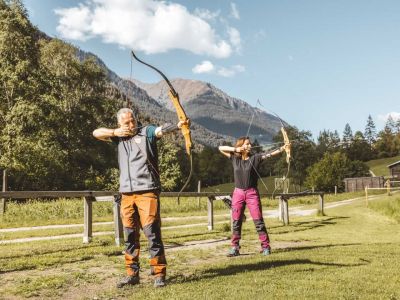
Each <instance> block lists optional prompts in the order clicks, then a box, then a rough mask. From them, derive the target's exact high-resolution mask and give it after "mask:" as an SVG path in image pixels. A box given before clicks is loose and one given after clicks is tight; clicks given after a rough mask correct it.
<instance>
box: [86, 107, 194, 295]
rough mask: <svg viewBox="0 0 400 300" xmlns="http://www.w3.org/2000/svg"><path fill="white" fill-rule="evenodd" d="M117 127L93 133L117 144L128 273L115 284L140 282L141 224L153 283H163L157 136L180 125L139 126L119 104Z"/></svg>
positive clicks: (103, 139)
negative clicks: (146, 242) (145, 238)
mask: <svg viewBox="0 0 400 300" xmlns="http://www.w3.org/2000/svg"><path fill="white" fill-rule="evenodd" d="M117 120H118V125H119V127H118V128H116V129H108V128H98V129H96V130H94V131H93V136H94V137H95V138H97V139H99V140H102V141H108V142H110V141H112V142H113V143H115V144H116V145H117V146H118V163H119V170H120V178H119V183H120V188H119V191H120V193H121V194H122V199H121V217H122V223H123V226H124V231H125V246H126V249H125V267H126V272H127V276H126V277H125V278H123V279H122V280H121V281H120V282H119V283H118V284H117V287H119V288H121V287H123V286H125V285H134V284H138V283H139V268H140V266H139V252H140V244H139V236H140V232H139V230H140V228H143V232H144V234H145V236H146V237H147V239H148V241H149V251H150V267H151V273H152V275H154V276H155V280H154V286H155V287H163V286H164V285H165V275H166V264H167V262H166V259H165V253H164V245H163V242H162V239H161V218H160V202H159V194H160V189H161V183H160V174H159V170H158V154H157V144H156V142H157V139H158V138H161V137H162V136H163V135H164V134H166V133H170V132H173V131H175V130H177V129H178V128H181V127H182V125H183V124H188V123H187V122H183V121H180V122H179V123H178V124H177V125H164V126H162V127H156V126H154V125H148V126H138V122H137V120H136V119H135V118H134V115H133V111H132V110H131V109H129V108H122V109H120V110H119V111H118V113H117Z"/></svg>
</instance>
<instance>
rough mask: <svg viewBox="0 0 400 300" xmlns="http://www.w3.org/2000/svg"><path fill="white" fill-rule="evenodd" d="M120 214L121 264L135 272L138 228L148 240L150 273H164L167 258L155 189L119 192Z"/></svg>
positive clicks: (132, 273)
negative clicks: (122, 231) (123, 239)
mask: <svg viewBox="0 0 400 300" xmlns="http://www.w3.org/2000/svg"><path fill="white" fill-rule="evenodd" d="M121 217H122V224H123V225H124V233H125V234H124V235H125V267H126V272H127V274H128V275H130V276H136V275H139V268H140V265H139V253H140V241H139V238H140V228H142V229H143V232H144V234H145V236H146V237H147V239H148V241H149V251H150V268H151V274H152V275H155V276H165V274H166V265H167V261H166V259H165V253H164V245H163V242H162V239H161V218H160V201H159V198H158V194H157V193H155V192H135V193H123V194H122V199H121Z"/></svg>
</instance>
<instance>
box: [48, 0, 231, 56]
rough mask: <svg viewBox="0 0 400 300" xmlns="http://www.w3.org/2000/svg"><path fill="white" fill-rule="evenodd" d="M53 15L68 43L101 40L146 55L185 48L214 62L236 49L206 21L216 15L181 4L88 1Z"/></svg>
mask: <svg viewBox="0 0 400 300" xmlns="http://www.w3.org/2000/svg"><path fill="white" fill-rule="evenodd" d="M232 7H236V6H232ZM55 12H56V14H57V15H58V16H59V17H60V19H59V24H58V26H57V31H58V32H59V33H60V34H61V36H62V37H64V38H67V39H75V40H83V41H84V40H87V39H90V38H92V37H100V38H101V39H102V40H103V41H104V42H106V43H115V44H118V45H119V46H120V47H128V48H132V49H135V50H141V51H144V52H145V53H147V54H152V53H162V52H166V51H168V50H171V49H182V50H187V51H190V52H192V53H195V54H201V55H209V56H213V57H216V58H226V57H229V56H230V55H231V54H232V46H234V47H236V46H235V45H233V44H231V43H232V41H234V40H233V39H232V38H231V40H232V41H226V40H224V39H222V38H220V36H219V35H218V34H217V33H216V31H215V29H214V28H212V27H211V25H210V24H209V23H207V22H206V18H210V17H212V16H213V14H212V13H211V12H209V11H208V12H206V11H205V10H203V11H200V10H197V15H196V12H195V13H194V14H191V13H190V12H189V11H188V10H187V9H186V7H184V6H182V5H180V4H177V3H171V2H164V1H155V0H87V1H85V2H84V4H83V3H81V4H79V5H78V6H76V7H72V8H63V9H57V10H56V11H55ZM199 14H200V15H202V17H200V16H199ZM214 14H215V13H214ZM235 42H236V41H235Z"/></svg>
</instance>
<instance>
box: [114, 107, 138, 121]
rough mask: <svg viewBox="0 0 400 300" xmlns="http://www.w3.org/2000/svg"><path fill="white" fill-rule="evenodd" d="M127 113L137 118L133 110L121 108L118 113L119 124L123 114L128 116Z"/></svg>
mask: <svg viewBox="0 0 400 300" xmlns="http://www.w3.org/2000/svg"><path fill="white" fill-rule="evenodd" d="M127 113H131V114H132V116H133V117H135V115H134V113H133V110H132V109H130V108H127V107H124V108H121V109H120V110H119V111H118V112H117V120H118V122H119V120H120V119H121V116H122V115H123V114H127Z"/></svg>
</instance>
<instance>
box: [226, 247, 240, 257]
mask: <svg viewBox="0 0 400 300" xmlns="http://www.w3.org/2000/svg"><path fill="white" fill-rule="evenodd" d="M239 255H240V253H239V248H238V247H232V248H231V249H229V252H228V255H227V256H228V257H234V256H239Z"/></svg>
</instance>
